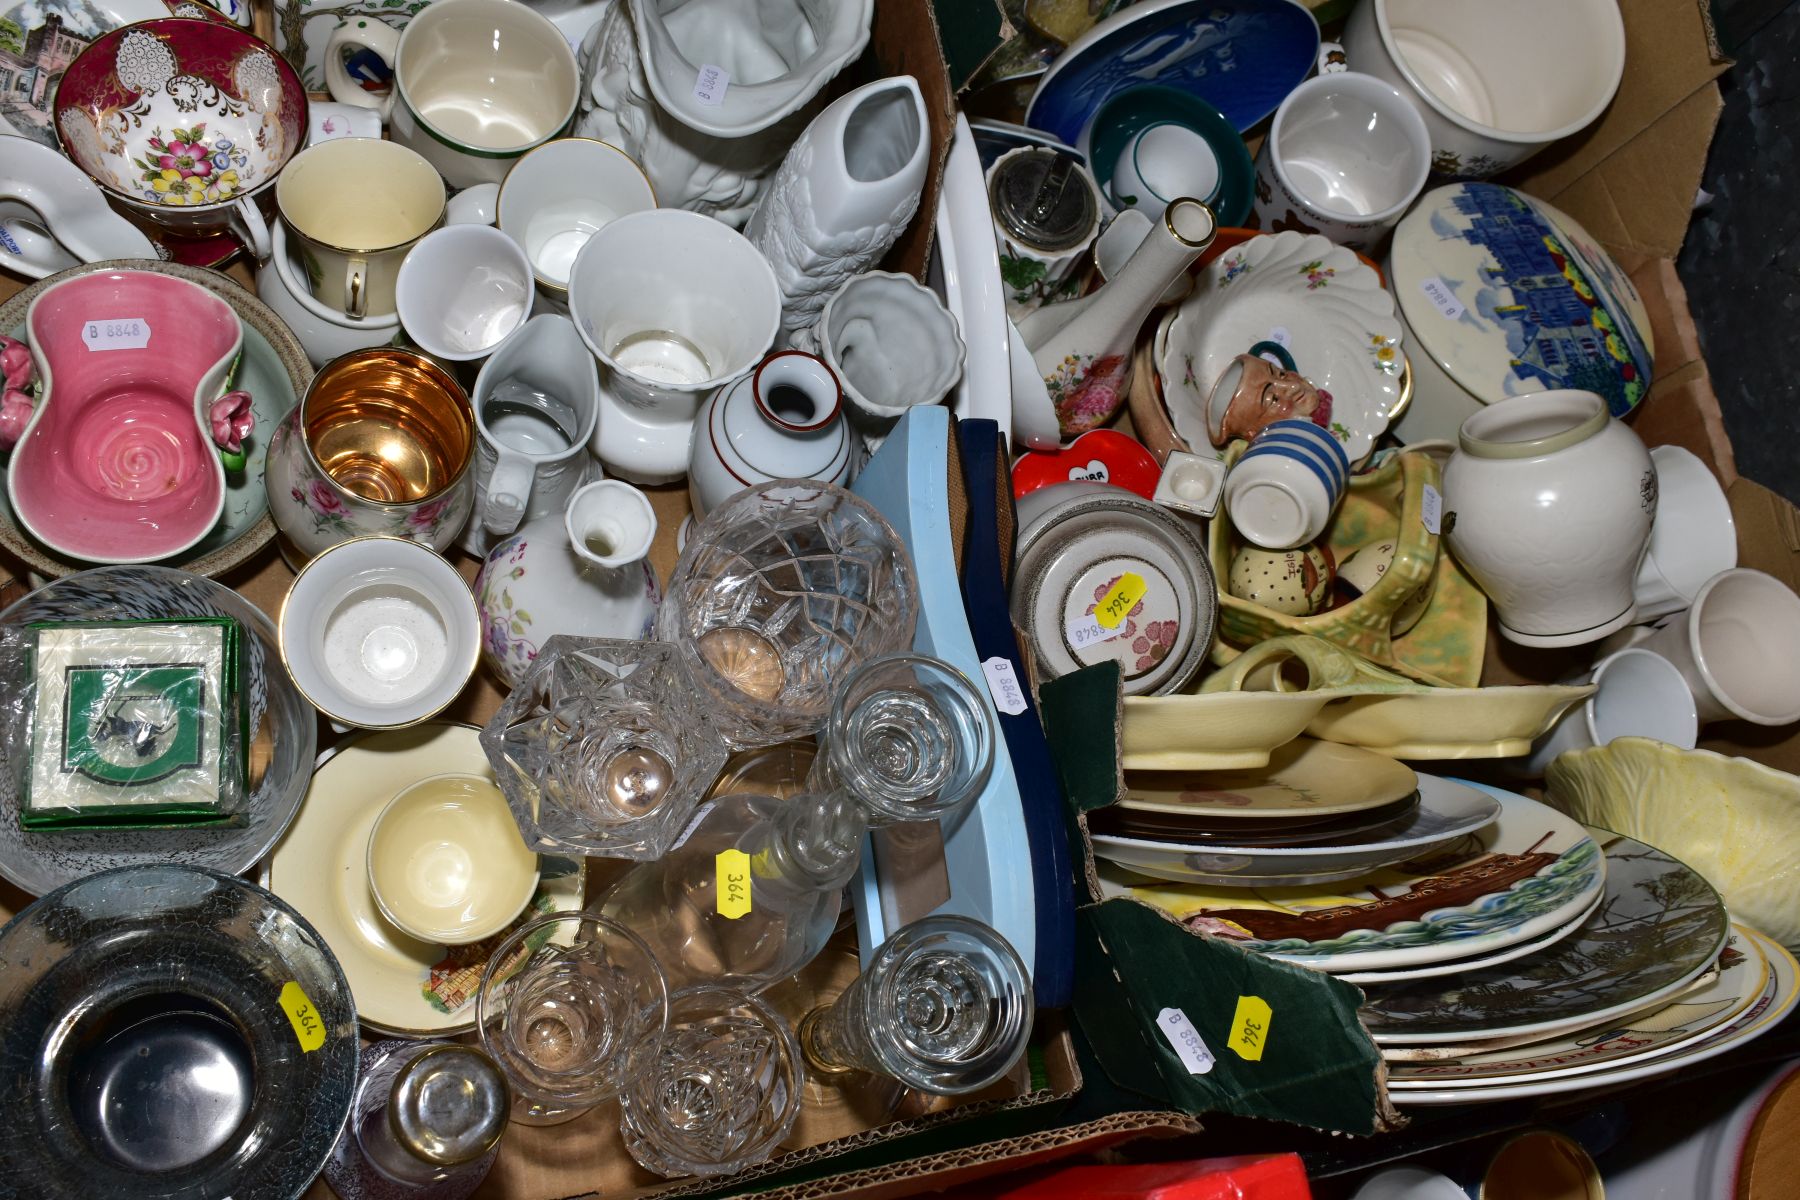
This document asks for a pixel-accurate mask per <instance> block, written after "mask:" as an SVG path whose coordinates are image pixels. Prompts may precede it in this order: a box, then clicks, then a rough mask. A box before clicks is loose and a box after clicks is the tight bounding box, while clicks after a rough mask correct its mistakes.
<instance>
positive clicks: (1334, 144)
mask: <svg viewBox="0 0 1800 1200" xmlns="http://www.w3.org/2000/svg"><path fill="white" fill-rule="evenodd" d="M1266 153H1268V154H1269V155H1270V157H1271V159H1272V161H1273V162H1274V165H1275V170H1276V171H1277V172H1278V173H1279V174H1280V176H1281V179H1282V181H1283V182H1285V183H1286V184H1287V186H1288V187H1289V188H1290V189H1292V190H1293V192H1294V193H1295V194H1296V195H1298V196H1300V197H1302V198H1304V199H1305V200H1306V201H1307V202H1308V203H1310V204H1312V205H1313V206H1314V207H1315V208H1317V209H1318V210H1319V211H1320V212H1321V213H1323V214H1325V215H1327V216H1332V217H1337V218H1339V219H1340V220H1346V221H1381V220H1384V219H1386V218H1387V217H1390V216H1397V215H1398V214H1399V213H1400V211H1401V210H1402V209H1404V208H1405V207H1406V206H1407V205H1409V204H1411V203H1412V201H1413V198H1414V197H1416V196H1417V195H1418V194H1419V192H1420V190H1421V189H1422V188H1423V187H1424V186H1425V177H1426V175H1427V174H1428V173H1429V172H1430V170H1431V137H1430V135H1429V134H1428V133H1427V132H1426V130H1425V119H1424V118H1423V117H1421V116H1419V110H1418V109H1416V108H1414V107H1413V105H1412V102H1411V101H1409V100H1407V98H1406V97H1405V96H1403V95H1401V94H1400V91H1399V90H1398V89H1397V88H1395V87H1393V86H1392V85H1391V84H1388V83H1384V82H1383V81H1381V80H1379V79H1376V78H1375V77H1373V76H1371V75H1356V74H1352V73H1350V72H1346V71H1339V72H1335V73H1333V74H1330V75H1318V76H1315V77H1313V78H1312V79H1309V80H1307V81H1306V82H1305V83H1302V84H1301V85H1300V86H1299V87H1297V88H1295V89H1294V90H1293V91H1292V92H1290V93H1288V97H1287V99H1285V100H1283V101H1282V102H1281V107H1280V108H1279V109H1277V110H1276V112H1275V120H1274V122H1273V123H1272V124H1271V125H1270V127H1269V145H1268V149H1267V151H1266Z"/></svg>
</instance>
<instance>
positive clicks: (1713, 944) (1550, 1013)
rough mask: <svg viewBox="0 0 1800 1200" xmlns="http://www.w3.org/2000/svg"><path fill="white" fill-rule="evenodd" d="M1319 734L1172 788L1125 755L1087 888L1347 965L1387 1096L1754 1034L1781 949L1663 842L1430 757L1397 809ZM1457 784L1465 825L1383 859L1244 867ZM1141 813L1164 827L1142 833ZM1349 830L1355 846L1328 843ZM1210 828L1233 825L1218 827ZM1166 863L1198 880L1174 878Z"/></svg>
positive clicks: (1410, 1100)
mask: <svg viewBox="0 0 1800 1200" xmlns="http://www.w3.org/2000/svg"><path fill="white" fill-rule="evenodd" d="M1336 749H1343V748H1342V747H1337V748H1336ZM1318 752H1319V751H1318V749H1317V748H1316V747H1314V746H1307V747H1303V748H1302V749H1300V750H1299V751H1297V752H1296V753H1295V754H1293V755H1291V756H1289V757H1288V758H1286V759H1284V760H1281V761H1278V762H1275V763H1272V764H1271V767H1270V770H1269V771H1267V772H1262V773H1258V774H1260V775H1261V776H1262V777H1263V778H1262V780H1261V786H1260V787H1250V786H1248V784H1249V783H1250V782H1252V781H1250V780H1249V779H1247V778H1240V779H1236V780H1235V781H1234V782H1235V784H1236V785H1237V786H1236V787H1233V788H1226V787H1223V786H1221V781H1222V780H1224V779H1225V777H1224V776H1223V775H1222V774H1220V773H1211V774H1207V775H1204V776H1200V775H1196V776H1193V777H1191V778H1190V779H1188V780H1187V781H1186V786H1185V787H1181V788H1177V787H1175V786H1173V784H1174V782H1175V781H1171V780H1168V779H1165V778H1163V777H1160V776H1142V775H1140V776H1128V777H1127V782H1128V787H1129V790H1130V792H1131V799H1130V800H1129V801H1126V802H1124V803H1122V804H1121V805H1120V806H1118V808H1117V809H1114V810H1109V812H1108V813H1106V814H1096V817H1098V818H1100V819H1099V821H1098V822H1097V824H1098V825H1099V826H1101V827H1102V828H1103V829H1104V830H1105V831H1104V832H1100V833H1098V834H1096V835H1095V837H1094V843H1095V853H1096V854H1097V855H1101V856H1103V857H1105V858H1108V859H1110V860H1111V862H1109V863H1108V864H1107V865H1105V866H1103V867H1102V869H1101V875H1100V878H1101V884H1102V890H1103V891H1104V892H1105V894H1106V895H1108V896H1129V897H1131V898H1133V899H1137V900H1142V901H1145V902H1147V903H1150V904H1153V905H1155V906H1157V907H1159V908H1162V909H1165V910H1166V911H1168V912H1170V913H1172V914H1173V915H1174V916H1176V917H1177V918H1179V919H1180V920H1181V921H1182V922H1183V923H1184V924H1186V925H1188V926H1190V927H1191V928H1194V929H1195V930H1198V931H1202V932H1206V933H1210V934H1213V935H1215V936H1219V937H1225V938H1230V939H1232V940H1234V941H1237V942H1238V943H1239V944H1241V945H1243V946H1245V947H1247V948H1249V949H1252V950H1256V951H1258V952H1261V953H1265V954H1268V955H1270V956H1272V957H1276V958H1280V959H1283V960H1284V961H1287V962H1291V963H1294V964H1296V965H1300V966H1307V967H1312V968H1314V969H1316V970H1321V971H1326V972H1329V973H1331V974H1333V975H1336V976H1337V977H1338V978H1340V979H1343V980H1345V981H1346V982H1350V983H1355V984H1358V985H1360V986H1362V987H1363V988H1364V991H1365V994H1366V1000H1365V1003H1364V1005H1363V1009H1362V1012H1361V1017H1362V1020H1363V1024H1364V1025H1365V1026H1366V1027H1367V1028H1368V1030H1369V1032H1370V1034H1371V1035H1372V1036H1373V1037H1374V1039H1375V1041H1376V1043H1377V1044H1378V1045H1379V1046H1380V1047H1381V1049H1382V1054H1383V1057H1384V1058H1386V1059H1387V1060H1388V1062H1387V1069H1388V1080H1387V1083H1388V1087H1389V1089H1390V1095H1391V1098H1392V1099H1393V1101H1394V1102H1395V1103H1396V1104H1400V1105H1437V1104H1467V1103H1475V1102H1480V1101H1488V1100H1512V1099H1520V1098H1525V1097H1533V1096H1542V1095H1549V1094H1553V1093H1557V1092H1567V1091H1576V1090H1580V1089H1584V1088H1597V1087H1605V1086H1610V1085H1613V1084H1618V1083H1625V1082H1629V1081H1632V1080H1636V1079H1643V1078H1647V1077H1649V1076H1653V1075H1659V1074H1664V1073H1667V1072H1671V1071H1676V1070H1680V1069H1682V1068H1684V1067H1686V1066H1689V1065H1691V1064H1693V1063H1696V1062H1700V1061H1703V1060H1704V1059H1707V1058H1711V1057H1713V1056H1714V1055H1718V1054H1722V1053H1724V1052H1725V1051H1726V1050H1729V1049H1731V1048H1733V1047H1734V1046H1737V1045H1740V1044H1742V1043H1743V1042H1745V1041H1748V1040H1749V1039H1751V1038H1753V1037H1755V1036H1757V1035H1758V1034H1760V1033H1762V1032H1763V1031H1764V1030H1766V1029H1768V1028H1770V1027H1771V1026H1772V1025H1773V1024H1774V1023H1775V1022H1777V1021H1778V1020H1779V1019H1780V1018H1781V1017H1782V1016H1783V1015H1785V1014H1786V1012H1787V1011H1788V1009H1789V1008H1791V1007H1792V1006H1793V1004H1794V1002H1795V997H1796V993H1797V992H1800V969H1797V968H1796V965H1795V961H1794V959H1793V958H1792V957H1791V956H1790V955H1789V954H1788V953H1787V951H1785V950H1783V949H1782V948H1781V947H1780V946H1779V945H1777V944H1776V943H1774V942H1772V941H1770V940H1769V939H1768V938H1766V937H1764V936H1762V935H1761V934H1759V933H1757V932H1756V931H1755V930H1753V929H1750V928H1748V927H1746V926H1744V925H1742V924H1733V923H1732V922H1731V920H1730V917H1729V915H1728V914H1727V912H1726V909H1725V905H1724V902H1723V901H1722V900H1720V898H1719V896H1718V894H1717V893H1716V892H1715V891H1713V889H1712V888H1711V887H1710V886H1709V885H1708V884H1707V883H1706V881H1705V880H1704V879H1703V878H1702V877H1701V876H1700V875H1699V874H1697V873H1696V872H1694V871H1692V870H1690V869H1689V868H1688V867H1687V866H1685V865H1684V864H1682V863H1680V862H1678V861H1676V860H1675V859H1673V858H1671V857H1670V856H1669V855H1667V854H1665V853H1663V852H1662V851H1660V850H1657V849H1656V848H1654V847H1652V846H1648V845H1645V844H1644V843H1642V842H1638V841H1635V840H1633V839H1631V838H1627V837H1622V836H1619V835H1617V834H1613V833H1609V832H1606V831H1604V830H1590V829H1586V828H1583V827H1582V826H1580V825H1578V824H1576V823H1575V822H1573V821H1571V820H1570V819H1569V818H1567V817H1566V816H1563V815H1562V814H1561V813H1558V812H1556V811H1555V810H1553V809H1550V808H1548V807H1546V806H1544V805H1542V804H1538V803H1536V802H1535V801H1532V800H1529V799H1526V798H1525V797H1522V796H1515V795H1512V794H1510V793H1506V792H1501V791H1498V790H1496V789H1492V788H1486V787H1482V786H1480V785H1470V784H1462V783H1456V782H1452V781H1448V780H1439V779H1433V778H1432V777H1430V776H1419V777H1418V793H1417V797H1416V800H1417V804H1416V808H1414V809H1413V810H1412V811H1411V815H1410V816H1409V815H1408V810H1407V807H1406V805H1407V802H1408V798H1405V797H1402V798H1401V799H1399V800H1396V799H1395V798H1394V797H1393V795H1392V794H1391V787H1390V788H1389V789H1386V790H1384V789H1381V788H1374V787H1371V786H1370V780H1371V779H1372V778H1373V777H1372V776H1370V775H1368V774H1366V773H1356V774H1355V778H1356V780H1357V782H1356V783H1354V784H1352V783H1348V782H1344V781H1346V780H1349V779H1350V778H1351V777H1352V772H1350V771H1349V770H1347V769H1345V768H1346V767H1348V766H1354V765H1355V764H1354V763H1345V764H1333V765H1334V766H1335V767H1336V768H1337V769H1336V770H1333V771H1331V772H1328V773H1323V774H1321V773H1317V772H1314V771H1313V768H1315V767H1319V766H1322V765H1323V764H1324V762H1325V760H1324V759H1321V758H1315V757H1312V756H1314V755H1317V754H1318ZM1247 774H1248V773H1246V775H1247ZM1328 776H1329V778H1332V779H1335V780H1338V781H1339V782H1340V783H1341V784H1342V788H1345V789H1348V788H1354V789H1355V790H1358V791H1361V792H1364V793H1366V795H1367V800H1368V802H1367V804H1366V805H1365V806H1364V807H1362V808H1356V807H1354V806H1353V807H1350V808H1348V809H1346V808H1343V807H1341V806H1340V804H1339V802H1338V800H1337V799H1336V797H1338V795H1339V793H1340V790H1342V789H1340V788H1339V787H1335V786H1324V787H1312V786H1310V784H1314V783H1318V782H1320V781H1321V780H1323V779H1325V778H1327V777H1328ZM1202 781H1204V782H1205V784H1206V786H1205V787H1201V786H1199V784H1200V783H1201V782H1202ZM1277 784H1280V785H1282V786H1286V787H1289V788H1290V789H1296V790H1299V791H1309V792H1311V793H1312V798H1311V800H1310V802H1308V805H1307V807H1306V808H1305V809H1304V811H1302V810H1300V809H1299V808H1297V805H1298V804H1299V801H1298V800H1297V799H1295V798H1294V797H1290V803H1288V804H1283V803H1281V802H1279V801H1278V800H1277V798H1276V797H1275V795H1274V793H1275V791H1276V790H1278V788H1277V786H1276V785H1277ZM1234 796H1235V797H1239V798H1237V799H1229V798H1227V797H1234ZM1471 797H1472V798H1473V801H1479V802H1482V803H1484V804H1486V805H1487V806H1489V808H1488V810H1487V815H1485V816H1480V819H1479V820H1477V823H1476V826H1475V828H1474V830H1473V831H1464V832H1462V833H1459V834H1457V835H1455V836H1453V837H1451V838H1450V839H1448V840H1446V841H1441V842H1435V843H1430V844H1428V845H1427V847H1426V848H1425V849H1423V850H1416V851H1408V852H1405V853H1403V854H1402V855H1400V856H1399V858H1398V859H1395V858H1386V859H1384V860H1383V861H1384V862H1385V864H1386V865H1382V866H1380V867H1379V868H1378V869H1375V870H1372V871H1371V870H1368V869H1364V870H1363V871H1362V872H1361V873H1359V874H1357V875H1355V876H1354V877H1353V878H1348V879H1346V878H1344V877H1343V876H1341V875H1327V876H1325V878H1327V879H1337V880H1340V882H1336V883H1333V884H1331V885H1330V886H1321V884H1320V883H1318V882H1293V881H1275V882H1264V881H1263V879H1261V878H1257V877H1256V876H1257V875H1259V874H1260V875H1262V876H1273V874H1274V873H1275V871H1276V870H1277V869H1278V867H1277V866H1276V865H1275V864H1283V863H1294V862H1300V861H1306V862H1311V861H1313V860H1315V859H1317V858H1318V857H1319V856H1321V855H1328V854H1332V853H1336V854H1340V855H1345V856H1354V855H1357V854H1365V853H1367V854H1374V853H1375V851H1373V850H1372V849H1371V848H1370V847H1372V846H1376V845H1386V844H1389V843H1391V842H1392V841H1393V840H1395V837H1396V833H1397V831H1398V829H1403V828H1405V823H1406V822H1409V821H1411V822H1422V821H1426V820H1433V819H1444V817H1445V813H1446V811H1447V810H1448V808H1449V807H1450V806H1452V805H1453V804H1458V803H1461V804H1464V805H1465V806H1472V804H1473V801H1471V799H1470V798H1471ZM1222 807H1227V808H1230V809H1232V810H1233V811H1235V812H1237V813H1240V814H1242V815H1240V816H1239V817H1238V818H1237V820H1238V821H1240V822H1242V824H1241V826H1239V828H1238V831H1237V832H1236V833H1235V834H1232V835H1227V834H1225V833H1221V832H1219V831H1217V830H1215V829H1214V828H1213V826H1214V825H1215V824H1216V823H1217V822H1218V821H1220V820H1222V819H1223V818H1221V817H1220V816H1218V815H1217V814H1218V813H1219V812H1220V811H1221V808H1222ZM1465 811H1468V810H1465ZM1468 815H1469V817H1470V818H1471V819H1473V818H1475V817H1477V816H1478V815H1479V814H1477V813H1475V812H1473V811H1468ZM1283 821H1285V822H1286V826H1285V832H1284V830H1283V826H1282V824H1281V823H1282V822H1283ZM1377 821H1380V822H1382V825H1381V827H1380V829H1379V830H1377V831H1375V832H1371V830H1370V827H1371V825H1372V824H1373V823H1375V822H1377ZM1183 822H1186V823H1187V827H1186V828H1183ZM1150 829H1164V830H1166V832H1164V833H1163V835H1162V836H1163V838H1164V839H1165V840H1164V841H1160V842H1153V841H1151V840H1149V839H1148V838H1147V837H1146V836H1145V831H1146V830H1150ZM1358 831H1361V832H1360V836H1364V837H1367V838H1368V839H1369V841H1368V842H1367V843H1366V844H1365V845H1361V846H1342V845H1335V844H1334V838H1335V837H1336V836H1338V835H1339V834H1340V833H1347V834H1349V835H1351V836H1357V835H1358ZM1315 835H1316V837H1317V839H1319V840H1313V839H1314V838H1315ZM1226 836H1230V837H1231V840H1233V841H1235V842H1237V843H1240V844H1239V845H1235V846H1232V847H1229V848H1226V847H1223V846H1220V845H1218V844H1216V843H1217V842H1218V841H1219V840H1220V839H1221V838H1224V837H1226ZM1259 837H1261V838H1270V839H1273V838H1285V839H1286V840H1285V841H1284V842H1283V843H1282V844H1278V845H1271V844H1267V843H1265V842H1262V841H1257V840H1256V839H1257V838H1259ZM1151 847H1155V848H1156V849H1154V850H1152V849H1151ZM1159 855H1160V857H1158V856H1159ZM1239 860H1242V862H1243V864H1244V865H1242V866H1238V865H1236V864H1237V863H1238V861H1239ZM1122 867H1123V868H1127V869H1121V868H1122ZM1236 871H1242V872H1244V873H1243V874H1236V873H1234V872H1236ZM1134 872H1135V874H1134ZM1145 874H1155V875H1157V876H1159V877H1161V880H1162V881H1152V880H1148V879H1145V878H1142V876H1143V875H1145ZM1180 879H1195V880H1198V881H1199V882H1170V880H1180ZM1246 880H1249V881H1250V882H1251V883H1252V886H1248V887H1246V886H1241V884H1242V883H1243V882H1244V881H1246ZM1234 883H1237V884H1239V885H1240V886H1231V885H1232V884H1234Z"/></svg>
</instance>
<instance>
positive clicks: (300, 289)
mask: <svg viewBox="0 0 1800 1200" xmlns="http://www.w3.org/2000/svg"><path fill="white" fill-rule="evenodd" d="M269 237H270V239H271V240H272V242H273V243H274V252H273V253H272V254H270V255H269V261H268V262H266V263H263V264H262V265H261V266H260V267H258V268H257V269H256V294H257V295H258V296H259V297H261V299H262V302H263V303H264V304H266V305H268V306H269V307H270V308H272V309H274V310H275V315H276V316H278V317H280V318H281V319H282V320H283V321H285V322H287V326H288V328H289V329H291V330H293V331H294V336H295V337H297V338H299V339H300V346H301V348H302V349H304V350H305V351H306V357H307V358H309V359H311V360H312V365H313V366H315V367H322V366H324V365H325V364H326V363H328V362H330V361H331V360H332V359H334V358H336V357H337V356H338V355H340V354H348V353H350V352H351V351H352V350H363V349H366V348H368V347H370V346H385V345H386V344H387V343H389V342H391V341H393V340H394V335H395V334H397V333H399V332H400V317H399V314H397V313H392V312H387V313H371V314H370V315H368V316H366V317H363V318H362V319H360V320H358V319H357V318H355V317H350V316H346V315H344V314H343V313H341V312H339V311H338V310H337V309H335V308H331V307H329V306H328V305H325V304H321V303H320V302H319V301H318V300H317V299H315V298H314V297H313V294H312V293H311V292H310V291H308V290H307V286H306V268H305V266H303V265H302V264H301V263H300V262H299V261H298V260H297V259H296V258H295V257H294V253H293V247H291V246H290V245H289V244H288V232H287V226H286V225H283V224H282V223H281V222H280V221H277V222H275V224H274V225H273V226H272V227H271V228H270V230H269Z"/></svg>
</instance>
